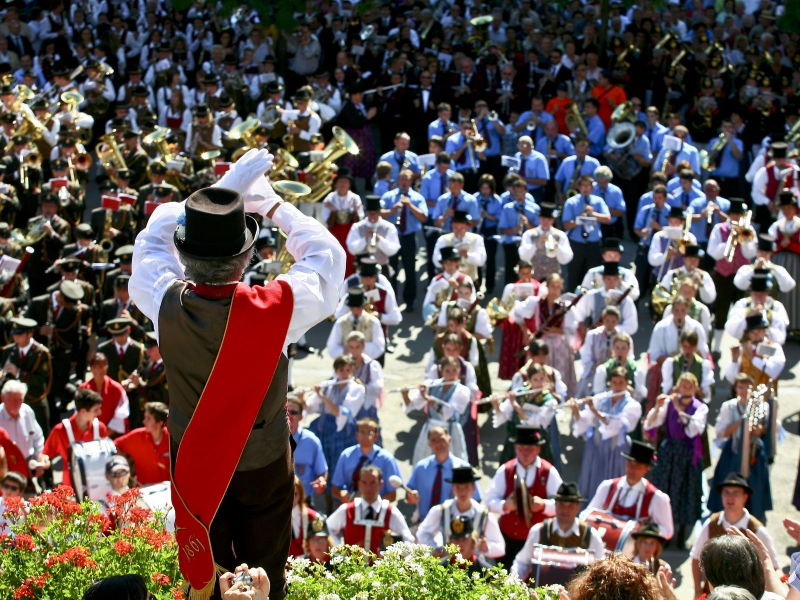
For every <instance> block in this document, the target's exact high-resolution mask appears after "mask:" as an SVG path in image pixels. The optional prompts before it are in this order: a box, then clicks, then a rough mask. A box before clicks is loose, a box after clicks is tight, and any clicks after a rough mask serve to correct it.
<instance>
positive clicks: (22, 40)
mask: <svg viewBox="0 0 800 600" xmlns="http://www.w3.org/2000/svg"><path fill="white" fill-rule="evenodd" d="M15 24H16V27H14V26H12V24H10V23H9V26H8V30H9V31H8V37H7V38H6V40H8V49H9V50H10V51H11V52H16V53H17V56H24V55H25V54H27V55H28V56H36V51H35V50H34V49H33V44H32V43H31V41H30V40H29V39H28V38H27V37H25V36H24V35H20V31H19V25H20V22H19V21H16V22H15ZM13 29H17V32H16V33H14V32H13Z"/></svg>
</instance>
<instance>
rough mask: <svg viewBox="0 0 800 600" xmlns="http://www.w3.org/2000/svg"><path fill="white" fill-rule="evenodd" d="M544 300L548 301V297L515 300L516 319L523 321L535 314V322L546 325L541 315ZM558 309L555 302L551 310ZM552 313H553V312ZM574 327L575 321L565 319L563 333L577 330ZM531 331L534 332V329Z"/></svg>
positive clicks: (517, 321) (519, 321) (566, 333)
mask: <svg viewBox="0 0 800 600" xmlns="http://www.w3.org/2000/svg"><path fill="white" fill-rule="evenodd" d="M543 302H547V298H542V297H536V296H529V297H528V298H526V299H525V301H524V302H520V301H517V302H515V303H514V308H513V312H514V321H515V322H516V323H522V322H524V321H525V320H526V319H530V318H532V317H534V316H535V317H536V320H535V322H536V323H541V325H544V323H543V322H542V319H541V316H540V310H541V303H543ZM557 309H558V306H557V305H555V304H554V305H553V308H552V309H551V310H553V311H554V310H557ZM550 314H552V312H551V313H550ZM574 327H575V322H574V321H569V320H568V319H564V327H563V329H564V334H562V335H568V334H571V333H573V332H574V331H575V329H574ZM531 333H533V331H532V332H531Z"/></svg>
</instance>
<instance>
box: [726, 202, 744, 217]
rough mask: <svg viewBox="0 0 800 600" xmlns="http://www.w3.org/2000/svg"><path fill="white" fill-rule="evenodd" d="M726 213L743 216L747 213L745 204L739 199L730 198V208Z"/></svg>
mask: <svg viewBox="0 0 800 600" xmlns="http://www.w3.org/2000/svg"><path fill="white" fill-rule="evenodd" d="M728 212H729V213H734V214H737V215H743V214H744V213H746V212H747V204H746V203H745V201H744V200H742V199H741V198H731V207H730V208H729V209H728Z"/></svg>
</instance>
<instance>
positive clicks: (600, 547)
mask: <svg viewBox="0 0 800 600" xmlns="http://www.w3.org/2000/svg"><path fill="white" fill-rule="evenodd" d="M543 527H544V523H537V524H536V525H534V526H533V527H531V530H530V531H529V532H528V538H527V539H526V540H525V545H524V546H522V550H520V551H519V552H518V553H517V556H516V558H514V564H513V565H511V574H512V575H516V576H517V577H519V578H520V579H522V580H523V581H525V580H526V579H527V578H528V577H530V574H531V571H532V567H531V561H532V560H533V547H534V545H535V544H538V543H539V540H541V536H542V528H543ZM550 532H551V533H553V534H555V535H557V536H559V537H562V538H566V537H570V536H573V535H579V534H580V521H578V519H575V522H574V523H573V524H572V527H571V528H570V529H569V530H568V531H562V529H561V528H560V527H559V526H558V520H557V519H553V523H552V525H551V527H550ZM588 550H589V551H590V552H592V553H594V559H595V560H603V559H604V558H605V557H606V546H605V544H604V543H603V538H601V537H600V534H599V533H598V531H597V529H595V528H594V527H592V528H591V533H590V535H589V548H588Z"/></svg>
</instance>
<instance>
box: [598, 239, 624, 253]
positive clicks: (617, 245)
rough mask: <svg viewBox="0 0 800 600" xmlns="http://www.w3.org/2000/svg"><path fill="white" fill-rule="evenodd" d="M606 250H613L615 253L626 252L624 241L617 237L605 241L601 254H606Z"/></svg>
mask: <svg viewBox="0 0 800 600" xmlns="http://www.w3.org/2000/svg"><path fill="white" fill-rule="evenodd" d="M606 250H613V251H614V252H625V248H624V247H623V246H622V241H621V240H620V239H619V238H615V237H610V238H604V239H603V245H602V247H601V248H600V252H605V251H606Z"/></svg>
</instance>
